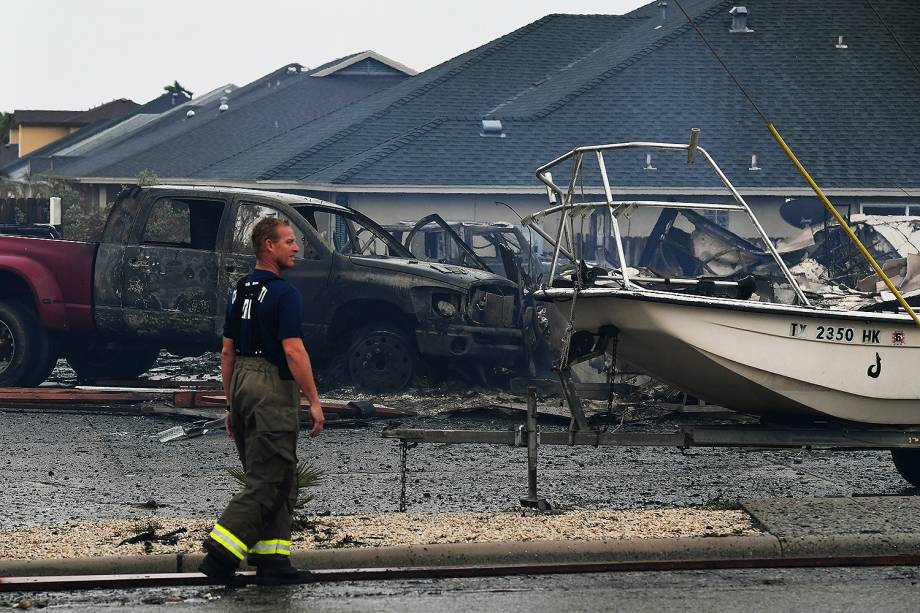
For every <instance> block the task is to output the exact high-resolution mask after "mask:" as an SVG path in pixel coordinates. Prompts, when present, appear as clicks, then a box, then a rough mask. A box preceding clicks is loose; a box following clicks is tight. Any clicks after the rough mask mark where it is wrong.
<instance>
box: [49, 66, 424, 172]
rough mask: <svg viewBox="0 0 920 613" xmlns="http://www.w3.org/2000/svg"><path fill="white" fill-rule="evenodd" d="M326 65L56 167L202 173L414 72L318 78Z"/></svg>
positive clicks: (208, 104)
mask: <svg viewBox="0 0 920 613" xmlns="http://www.w3.org/2000/svg"><path fill="white" fill-rule="evenodd" d="M349 57H351V56H349ZM346 59H348V58H340V59H339V60H337V62H342V61H344V60H346ZM323 67H328V65H324V66H323ZM323 67H320V68H317V69H313V70H306V69H303V68H302V67H301V66H300V65H299V64H289V65H286V66H283V67H281V68H280V69H278V70H276V71H274V72H272V73H270V74H268V75H265V76H264V77H261V78H259V79H257V80H256V81H253V82H252V83H250V84H248V85H246V86H244V87H241V88H238V89H235V90H234V91H232V92H231V93H229V94H227V95H226V97H227V104H228V106H229V109H228V110H227V111H225V112H221V111H220V110H219V106H220V105H221V101H220V99H219V98H218V97H217V96H215V97H213V98H212V99H210V100H206V101H204V102H203V103H201V104H198V103H197V101H192V103H190V104H189V105H186V106H184V107H182V108H180V109H177V112H174V113H170V114H168V116H164V117H163V118H162V119H161V120H158V121H156V122H153V123H151V124H149V125H147V126H145V127H144V128H142V129H141V130H138V131H136V132H134V133H132V134H130V135H128V136H127V137H126V138H125V139H123V140H122V141H120V142H118V143H114V144H112V146H110V147H108V148H106V149H105V150H102V151H96V152H93V153H92V154H91V155H89V156H86V157H85V158H82V159H72V160H70V161H69V163H67V165H66V166H63V168H62V167H61V164H60V163H59V164H58V165H57V166H56V168H58V169H59V170H57V171H56V172H57V173H58V174H62V175H65V176H102V177H132V176H134V175H136V174H137V173H138V172H139V171H141V170H151V171H153V172H155V173H156V174H157V175H159V176H161V177H174V178H175V177H180V178H181V177H189V176H195V175H196V174H198V173H201V172H203V171H206V169H207V168H208V167H210V166H212V165H214V164H219V163H221V162H223V161H225V160H228V159H232V158H233V157H234V156H235V155H236V154H237V153H239V152H241V151H246V150H249V149H253V148H258V147H259V146H262V145H265V144H266V143H268V144H269V146H270V143H271V142H272V141H273V140H275V139H277V138H278V137H279V135H283V134H285V133H286V132H287V131H289V130H291V129H293V128H296V127H297V126H299V125H302V124H304V123H307V122H312V121H314V120H316V119H317V118H318V117H322V116H323V115H326V114H328V113H330V112H332V111H335V110H336V109H338V108H341V107H342V106H344V105H347V104H350V103H352V102H354V101H355V100H358V99H361V98H364V97H366V96H367V95H368V94H371V93H373V92H376V91H378V90H380V89H383V88H387V87H390V86H391V85H394V84H396V83H399V82H400V81H402V80H403V79H404V78H406V76H407V75H404V74H399V75H398V76H397V75H383V76H376V75H374V76H359V75H342V76H340V75H337V74H334V75H332V76H328V77H323V78H313V77H312V76H311V75H312V74H313V73H314V72H316V71H317V70H319V69H322V68H323ZM218 93H220V92H218ZM190 110H192V111H194V112H195V114H194V116H193V117H188V116H187V113H188V111H190Z"/></svg>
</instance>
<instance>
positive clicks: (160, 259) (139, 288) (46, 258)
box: [0, 186, 525, 390]
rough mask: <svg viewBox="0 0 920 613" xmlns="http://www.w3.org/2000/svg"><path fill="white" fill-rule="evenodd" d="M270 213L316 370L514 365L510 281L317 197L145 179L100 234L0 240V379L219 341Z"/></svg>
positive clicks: (149, 360) (361, 378) (209, 346)
mask: <svg viewBox="0 0 920 613" xmlns="http://www.w3.org/2000/svg"><path fill="white" fill-rule="evenodd" d="M265 216H276V217H279V218H284V219H287V220H289V221H290V223H291V225H292V227H293V228H294V230H295V234H296V235H297V237H298V241H299V243H300V247H301V250H300V252H299V253H298V256H297V257H298V259H299V261H298V263H297V265H296V266H295V267H294V268H293V269H291V270H290V271H288V272H287V273H286V278H287V279H288V280H290V281H291V282H292V283H294V284H295V285H296V286H297V287H298V288H299V289H300V290H301V292H302V293H303V296H304V325H303V335H304V340H305V342H306V345H307V348H308V350H309V351H310V353H311V355H312V356H313V357H314V360H315V361H317V362H318V364H319V365H320V366H323V365H326V366H337V367H338V368H340V369H341V370H343V371H344V373H345V374H346V375H347V377H348V378H349V379H350V380H351V381H352V382H353V383H354V384H356V385H358V386H359V387H362V388H365V389H371V390H382V389H400V388H403V387H405V386H406V385H408V384H409V383H410V381H411V380H412V377H413V374H414V373H415V372H416V371H417V370H418V369H419V368H420V366H421V365H422V364H424V365H426V366H434V367H437V365H439V364H443V363H445V362H447V361H456V362H458V363H463V364H470V365H476V366H479V365H483V364H485V365H488V366H494V367H507V368H514V367H515V366H517V365H519V364H520V363H521V362H522V361H523V359H524V355H525V351H524V347H523V343H524V340H523V339H524V334H523V332H522V329H521V327H520V325H519V324H518V322H519V320H520V318H519V313H518V311H519V308H520V307H519V294H518V289H517V287H516V286H515V284H513V283H511V282H510V281H508V280H507V279H504V278H502V277H499V276H497V275H494V274H490V273H488V272H486V271H482V270H476V269H471V268H466V267H462V266H452V265H443V264H438V263H432V262H424V261H420V260H418V259H416V258H415V257H413V255H412V254H411V253H410V252H409V251H408V250H407V249H406V248H405V247H403V246H402V245H400V244H399V243H398V242H397V241H395V240H394V239H393V238H392V237H391V236H390V235H389V234H388V233H387V232H386V231H385V230H383V229H382V228H381V227H380V226H378V225H377V224H376V223H375V222H373V221H372V220H370V219H369V218H367V217H366V216H364V215H362V214H361V213H358V212H357V211H354V210H351V209H348V208H346V207H342V206H338V205H335V204H330V203H328V202H324V201H321V200H316V199H312V198H307V197H303V196H295V195H290V194H280V193H271V192H262V191H256V190H243V189H225V188H214V187H190V186H175V187H174V186H155V187H143V188H131V189H127V190H125V191H123V192H122V193H121V194H120V195H119V197H118V198H117V200H116V202H115V204H114V206H113V209H112V211H111V213H110V215H109V218H108V220H107V222H106V225H105V229H104V232H103V238H102V240H101V242H100V243H98V244H96V243H79V242H73V241H60V240H43V239H36V238H21V237H12V236H9V237H7V236H3V237H0V386H23V385H25V386H28V385H35V384H37V383H40V382H41V381H43V380H44V379H45V378H46V377H47V376H48V374H49V373H50V371H51V370H52V368H53V366H54V363H55V361H56V360H57V358H58V357H61V356H62V357H65V358H67V360H68V362H69V363H70V364H71V366H73V368H74V370H75V371H76V372H77V374H78V375H79V376H81V377H82V378H87V379H99V378H115V379H118V378H130V377H134V376H137V375H139V374H141V373H143V372H144V371H145V370H147V369H148V368H149V367H150V366H151V365H152V364H153V362H154V360H155V359H156V357H157V355H158V353H159V351H160V349H167V350H168V351H170V352H171V353H174V354H177V355H199V354H201V353H203V352H205V351H214V350H216V349H217V348H218V347H219V342H220V334H221V330H222V323H223V314H224V311H225V308H226V296H227V295H228V293H229V291H230V290H231V289H232V288H233V287H234V286H235V283H236V280H237V279H238V278H239V277H240V276H241V275H243V274H245V273H246V272H247V271H248V270H250V269H251V268H252V266H253V265H254V263H255V257H254V255H253V254H252V246H251V243H250V239H249V237H250V234H251V231H252V228H253V226H254V225H255V223H256V222H257V221H258V220H259V219H261V218H262V217H265Z"/></svg>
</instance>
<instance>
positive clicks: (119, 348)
mask: <svg viewBox="0 0 920 613" xmlns="http://www.w3.org/2000/svg"><path fill="white" fill-rule="evenodd" d="M159 355H160V348H159V347H156V346H153V345H146V344H144V345H136V346H131V347H126V346H124V345H121V344H113V343H108V344H93V345H90V346H88V347H85V348H83V349H82V350H80V349H74V350H72V351H71V352H70V353H69V354H68V355H67V363H68V364H70V367H71V368H73V369H74V372H76V373H77V377H78V378H79V379H84V380H93V379H134V378H136V377H138V376H139V375H142V374H143V373H145V372H147V370H149V369H150V367H151V366H153V364H154V362H156V360H157V356H159Z"/></svg>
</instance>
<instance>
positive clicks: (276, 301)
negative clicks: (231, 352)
mask: <svg viewBox="0 0 920 613" xmlns="http://www.w3.org/2000/svg"><path fill="white" fill-rule="evenodd" d="M274 276H275V275H274V274H273V273H271V272H269V271H267V270H254V271H252V272H251V273H249V274H248V275H246V280H247V281H264V280H265V279H270V278H272V277H274ZM265 289H266V290H267V291H266V294H265V297H264V298H263V299H262V301H261V302H260V303H259V306H258V308H257V309H256V312H257V314H258V325H259V326H260V331H261V337H262V357H264V358H265V359H266V360H268V361H269V362H271V363H272V364H275V365H276V366H282V365H283V364H284V363H285V357H284V348H283V347H282V345H281V341H282V340H284V339H286V338H301V337H302V330H301V322H302V320H303V296H301V295H300V291H299V290H298V289H297V288H296V287H294V286H293V285H291V284H290V283H288V282H287V281H285V280H284V279H278V280H276V281H272V282H271V283H267V284H266V285H265ZM235 299H236V290H235V289H234V290H233V291H232V292H230V296H229V297H228V298H227V314H226V317H225V318H224V336H225V337H226V338H230V339H233V344H234V347H235V348H236V349H237V350H238V351H240V352H242V353H244V354H245V353H249V352H250V351H251V348H250V347H249V345H248V343H249V330H248V329H247V326H248V325H249V322H247V321H243V322H242V323H241V325H240V338H233V326H232V322H231V320H232V318H233V301H234V300H235Z"/></svg>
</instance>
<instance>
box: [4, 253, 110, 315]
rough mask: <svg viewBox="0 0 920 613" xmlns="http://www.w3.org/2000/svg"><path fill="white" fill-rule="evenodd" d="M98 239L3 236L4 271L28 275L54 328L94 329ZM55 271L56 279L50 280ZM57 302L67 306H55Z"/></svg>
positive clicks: (27, 280)
mask: <svg viewBox="0 0 920 613" xmlns="http://www.w3.org/2000/svg"><path fill="white" fill-rule="evenodd" d="M96 248H97V244H96V243H82V242H77V241H65V240H53V239H44V238H28V237H20V236H0V271H9V272H13V273H17V274H19V275H24V276H25V277H26V282H27V283H29V284H30V285H31V286H32V288H33V290H34V293H35V296H36V300H37V301H39V302H41V303H42V304H41V305H36V307H41V306H42V305H49V306H51V307H52V308H50V309H46V308H39V309H38V310H39V313H40V314H41V319H42V324H43V325H44V326H45V327H46V328H48V329H50V330H69V331H90V330H93V329H94V328H95V324H94V323H93V289H92V283H93V261H94V259H95V257H96ZM47 275H51V276H52V277H53V279H54V280H55V281H56V283H49V282H48V281H49V279H48V278H47ZM55 306H58V307H63V310H62V309H61V308H54V307H55Z"/></svg>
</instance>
